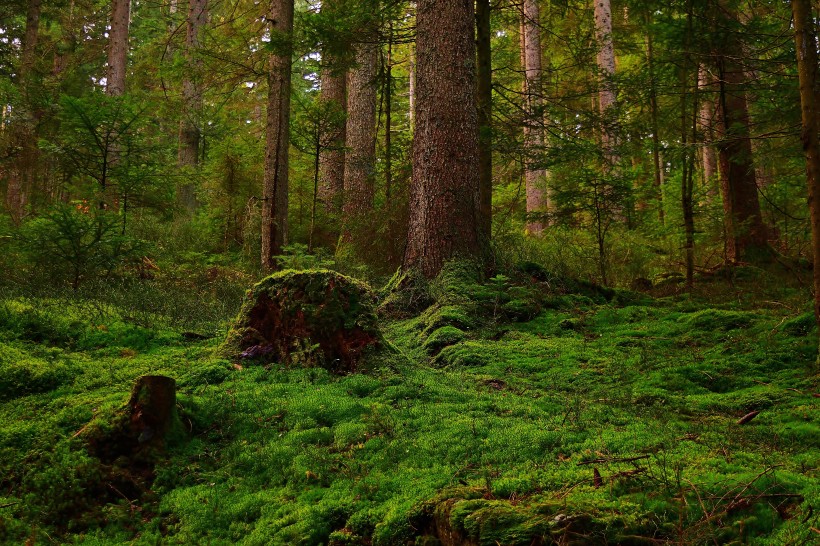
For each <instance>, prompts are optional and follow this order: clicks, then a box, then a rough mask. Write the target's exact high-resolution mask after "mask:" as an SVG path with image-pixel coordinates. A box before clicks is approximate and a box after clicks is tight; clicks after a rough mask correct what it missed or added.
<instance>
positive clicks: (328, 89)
mask: <svg viewBox="0 0 820 546" xmlns="http://www.w3.org/2000/svg"><path fill="white" fill-rule="evenodd" d="M342 9H344V6H343V4H342V2H341V0H323V2H322V13H323V15H327V16H328V18H330V17H333V16H336V15H338V14H339V13H340V11H341V10H342ZM332 42H334V41H333V40H327V45H326V47H324V48H323V50H322V73H321V76H320V85H321V91H320V93H321V100H322V101H323V102H325V103H326V104H327V105H328V108H330V109H331V110H334V111H337V112H345V110H346V105H347V100H346V95H347V67H346V62H344V59H343V55H342V54H341V51H339V49H340V48H339V44H338V43H332ZM335 118H336V119H337V120H338V123H331V124H328V126H327V127H326V128H325V131H326V134H325V135H324V136H323V137H322V140H323V141H325V142H329V143H330V145H328V146H327V147H325V149H324V150H322V153H321V155H320V156H319V200H320V201H321V202H322V203H324V206H325V210H326V211H327V212H328V213H329V214H331V215H335V214H338V212H339V211H340V209H341V206H342V192H343V191H344V176H345V140H346V135H345V130H346V124H345V120H344V116H343V115H340V116H335Z"/></svg>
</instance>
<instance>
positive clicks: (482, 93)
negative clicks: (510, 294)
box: [476, 0, 493, 241]
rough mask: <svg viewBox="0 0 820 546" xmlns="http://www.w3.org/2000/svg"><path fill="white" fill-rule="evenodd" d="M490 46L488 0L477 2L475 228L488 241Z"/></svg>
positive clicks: (490, 204)
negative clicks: (476, 206)
mask: <svg viewBox="0 0 820 546" xmlns="http://www.w3.org/2000/svg"><path fill="white" fill-rule="evenodd" d="M490 45H491V40H490V0H477V1H476V53H477V61H478V63H477V87H476V92H477V98H478V128H479V140H478V146H479V149H478V153H479V156H478V167H479V190H478V191H479V198H478V201H479V214H480V216H479V222H480V225H479V229H480V230H481V236H482V237H483V238H484V239H486V240H488V241H489V240H490V237H491V235H492V223H493V218H492V215H493V128H492V119H493V80H492V78H493V68H492V51H491V48H490Z"/></svg>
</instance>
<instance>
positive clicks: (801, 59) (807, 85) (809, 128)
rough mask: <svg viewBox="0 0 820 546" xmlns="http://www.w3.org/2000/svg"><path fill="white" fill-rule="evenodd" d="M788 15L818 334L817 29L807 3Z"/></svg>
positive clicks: (796, 1)
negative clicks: (791, 26)
mask: <svg viewBox="0 0 820 546" xmlns="http://www.w3.org/2000/svg"><path fill="white" fill-rule="evenodd" d="M792 13H793V14H794V42H795V46H796V47H795V49H796V51H797V73H798V77H799V80H800V106H801V114H802V125H803V133H802V141H803V152H804V153H805V155H806V183H807V186H808V197H809V214H810V216H811V241H812V245H811V246H812V251H813V254H814V316H815V319H816V320H817V324H818V331H820V72H819V71H818V66H817V30H816V29H817V27H816V26H815V21H816V19H815V18H814V17H813V16H812V9H811V2H810V0H792Z"/></svg>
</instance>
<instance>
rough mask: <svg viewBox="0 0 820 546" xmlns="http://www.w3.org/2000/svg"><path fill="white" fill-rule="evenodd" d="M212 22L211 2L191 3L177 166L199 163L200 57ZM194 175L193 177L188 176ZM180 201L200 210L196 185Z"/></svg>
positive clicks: (182, 193)
mask: <svg viewBox="0 0 820 546" xmlns="http://www.w3.org/2000/svg"><path fill="white" fill-rule="evenodd" d="M207 19H208V0H190V5H189V9H188V28H187V33H186V36H185V64H186V71H185V77H184V79H183V80H182V108H183V110H182V119H181V120H180V123H179V153H178V156H177V164H178V165H179V166H180V167H183V168H186V167H187V168H194V167H196V166H197V165H198V164H199V141H200V135H201V132H200V123H201V122H200V117H201V114H202V61H201V60H200V58H199V48H200V33H201V31H202V27H203V26H204V25H205V22H206V21H207ZM188 176H190V174H189V175H188ZM180 201H181V203H182V205H183V206H184V207H185V208H186V209H187V210H188V211H189V212H193V211H194V210H195V209H196V206H197V203H196V193H195V184H194V183H193V182H192V181H187V180H186V181H185V182H184V183H183V184H182V186H181V187H180Z"/></svg>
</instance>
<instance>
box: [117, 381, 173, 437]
mask: <svg viewBox="0 0 820 546" xmlns="http://www.w3.org/2000/svg"><path fill="white" fill-rule="evenodd" d="M176 400H177V397H176V381H175V380H174V379H173V378H170V377H165V376H162V375H144V376H142V377H140V378H139V379H137V382H136V383H135V384H134V387H133V388H132V389H131V399H130V400H129V401H128V411H129V416H130V427H131V433H132V435H133V436H134V437H136V439H137V443H138V445H142V444H153V445H157V444H162V443H163V441H164V438H165V436H166V435H167V434H168V432H169V431H170V430H171V427H172V425H173V422H174V417H175V415H176Z"/></svg>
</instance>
